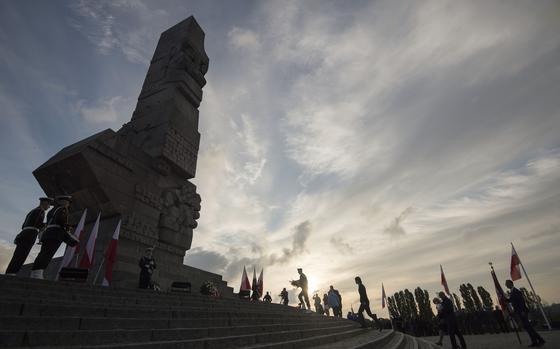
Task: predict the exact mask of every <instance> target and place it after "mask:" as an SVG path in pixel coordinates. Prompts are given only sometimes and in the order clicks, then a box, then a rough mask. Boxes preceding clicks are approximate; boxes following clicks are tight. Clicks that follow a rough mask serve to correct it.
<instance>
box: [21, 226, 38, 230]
mask: <svg viewBox="0 0 560 349" xmlns="http://www.w3.org/2000/svg"><path fill="white" fill-rule="evenodd" d="M27 229H30V230H35V231H39V228H35V227H34V226H31V225H30V226H27V227H23V228H22V229H21V230H27Z"/></svg>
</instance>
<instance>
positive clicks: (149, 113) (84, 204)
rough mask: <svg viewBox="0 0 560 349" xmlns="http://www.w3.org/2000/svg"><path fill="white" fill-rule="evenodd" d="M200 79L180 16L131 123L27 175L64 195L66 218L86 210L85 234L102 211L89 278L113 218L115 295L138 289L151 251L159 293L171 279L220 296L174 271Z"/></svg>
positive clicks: (197, 34)
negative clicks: (118, 232) (69, 203)
mask: <svg viewBox="0 0 560 349" xmlns="http://www.w3.org/2000/svg"><path fill="white" fill-rule="evenodd" d="M207 70H208V56H207V55H206V52H205V50H204V32H203V31H202V29H201V28H200V26H199V25H198V23H197V22H196V20H195V19H194V17H189V18H187V19H186V20H184V21H182V22H180V23H178V24H177V25H175V26H173V27H171V28H170V29H168V30H166V31H165V32H163V33H162V34H161V37H160V39H159V42H158V44H157V47H156V50H155V53H154V56H153V58H152V60H151V63H150V67H149V69H148V74H147V75H146V79H145V81H144V84H143V86H142V90H141V92H140V96H139V98H138V103H137V105H136V109H135V111H134V113H133V115H132V119H131V121H130V122H128V123H127V124H125V125H123V127H122V128H121V129H120V130H118V131H117V132H115V131H113V130H111V129H107V130H105V131H102V132H99V133H97V134H95V135H93V136H91V137H88V138H86V139H84V140H82V141H79V142H77V143H75V144H72V145H70V146H67V147H66V148H64V149H62V150H61V151H60V152H58V153H57V154H55V155H54V156H53V157H52V158H50V159H49V160H48V161H47V162H45V163H44V164H43V165H41V166H40V167H39V168H37V169H36V170H35V171H34V172H33V174H34V176H35V178H36V179H37V181H38V182H39V184H40V185H41V187H42V188H43V190H44V191H45V193H47V194H48V195H50V196H54V195H59V194H69V195H72V196H73V203H72V206H71V210H72V211H73V212H74V215H75V216H79V215H80V214H81V212H82V211H83V209H85V208H87V209H88V219H87V222H88V225H87V226H86V232H89V230H90V229H89V228H90V227H91V225H92V224H93V221H94V220H95V218H96V215H97V213H98V212H101V224H100V230H99V238H98V240H97V244H96V251H95V252H96V260H95V264H94V268H93V270H95V271H96V270H97V269H96V268H99V263H100V261H101V259H102V256H103V252H104V249H105V248H106V246H107V243H108V240H109V239H110V238H111V235H112V232H113V231H114V229H115V227H116V225H117V222H118V220H119V219H122V228H121V235H120V241H119V248H118V256H117V263H116V266H115V270H114V274H113V283H114V286H116V287H134V286H135V285H136V284H137V280H138V272H139V268H138V260H139V258H140V257H141V256H142V254H143V253H144V250H145V249H146V248H147V247H155V251H154V256H155V258H156V261H157V264H158V269H157V272H156V275H155V279H157V280H158V281H159V283H160V284H161V286H162V287H163V288H166V287H168V284H169V283H170V282H171V281H173V280H188V281H190V282H191V283H193V286H194V287H196V285H197V284H199V283H201V282H202V281H205V280H212V281H214V282H216V283H218V284H219V285H220V286H221V287H220V288H222V291H226V293H227V289H226V286H225V283H224V282H222V281H221V277H220V276H219V275H216V274H212V273H208V272H204V271H202V270H198V269H195V268H191V267H187V266H185V265H183V258H184V256H185V252H186V251H187V250H189V249H190V248H191V243H192V240H193V229H195V228H196V226H197V222H196V220H197V219H198V218H199V216H200V215H199V211H200V208H201V206H200V203H201V199H200V196H199V195H198V194H197V193H196V186H195V185H194V184H192V183H191V182H190V181H189V179H191V178H193V177H195V175H196V162H197V155H198V147H199V142H200V134H199V132H198V117H199V116H198V107H199V105H200V102H201V100H202V88H203V87H204V85H205V84H206V80H205V78H204V75H205V74H206V72H207ZM51 269H53V267H51ZM47 275H48V272H47ZM229 293H231V291H229Z"/></svg>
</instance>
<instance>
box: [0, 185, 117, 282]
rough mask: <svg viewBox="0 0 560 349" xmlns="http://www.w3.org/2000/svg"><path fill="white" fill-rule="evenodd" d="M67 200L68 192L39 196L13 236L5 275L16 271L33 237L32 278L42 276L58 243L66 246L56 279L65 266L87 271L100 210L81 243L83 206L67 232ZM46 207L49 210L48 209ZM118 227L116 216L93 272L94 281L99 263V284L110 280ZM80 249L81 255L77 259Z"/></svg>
mask: <svg viewBox="0 0 560 349" xmlns="http://www.w3.org/2000/svg"><path fill="white" fill-rule="evenodd" d="M71 202H72V197H71V196H69V195H60V196H57V197H56V198H55V199H52V198H48V197H42V198H39V206H38V207H36V208H34V209H33V210H31V211H30V212H29V213H28V214H27V216H26V217H25V219H24V222H23V224H22V228H21V231H20V233H19V234H18V235H17V236H16V238H15V239H14V243H15V245H16V248H15V250H14V254H13V256H12V259H11V260H10V263H9V264H8V267H7V269H6V275H16V274H17V273H18V272H19V270H20V269H21V267H22V266H23V264H24V263H25V260H26V259H27V257H28V255H29V253H30V251H31V248H32V247H33V245H34V244H35V242H36V241H37V239H38V240H39V241H38V244H40V245H41V250H40V251H39V254H38V255H37V257H36V258H35V261H34V262H33V266H32V267H31V275H30V276H31V277H32V278H36V279H43V278H44V271H45V269H46V268H47V266H48V265H49V263H50V262H51V260H52V258H53V256H54V254H55V253H56V251H57V250H58V248H59V247H60V245H61V244H62V243H65V244H66V249H65V252H64V256H63V257H62V260H61V263H60V265H59V267H58V270H57V273H56V279H58V276H59V273H60V270H61V269H62V268H65V267H79V268H81V269H87V270H88V271H91V269H92V267H93V262H94V251H95V244H96V241H97V235H98V232H99V222H100V219H101V214H98V215H97V219H96V221H95V224H94V225H93V228H92V230H91V233H90V234H89V238H88V240H87V243H86V244H85V246H84V245H82V244H81V243H80V242H81V241H83V240H84V227H85V221H86V217H87V209H85V210H84V212H83V214H82V216H81V218H80V221H79V223H78V225H77V226H76V227H75V229H74V232H73V233H71V232H70V231H71V228H72V226H71V225H70V224H69V222H68V216H69V206H70V203H71ZM51 206H53V208H52V209H50V210H49V208H50V207H51ZM47 210H49V211H48V213H47ZM45 214H46V222H45ZM120 227H121V222H120V220H119V222H118V224H117V227H116V228H115V231H114V233H113V236H112V238H111V241H110V242H109V246H108V247H107V250H106V253H105V255H104V257H103V259H102V262H101V266H100V268H99V269H98V272H97V274H96V276H95V279H94V283H95V282H96V281H97V277H98V276H99V273H100V272H101V267H102V266H103V265H104V267H105V270H104V275H103V280H102V285H105V286H109V285H110V283H111V281H112V276H113V266H114V264H115V262H116V256H117V245H118V239H119V233H120ZM80 250H82V251H80ZM80 253H81V259H79V255H80ZM78 263H79V264H78Z"/></svg>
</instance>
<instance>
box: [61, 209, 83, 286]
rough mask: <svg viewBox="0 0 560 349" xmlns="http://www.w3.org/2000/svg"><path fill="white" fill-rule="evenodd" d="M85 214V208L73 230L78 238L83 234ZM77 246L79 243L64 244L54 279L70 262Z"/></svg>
mask: <svg viewBox="0 0 560 349" xmlns="http://www.w3.org/2000/svg"><path fill="white" fill-rule="evenodd" d="M86 216H87V208H86V209H85V210H84V213H82V217H81V218H80V221H79V222H78V225H77V226H76V229H75V230H74V234H73V235H74V236H75V237H76V238H80V237H81V236H82V235H83V232H84V225H85V223H86ZM78 246H79V245H76V246H70V245H66V249H65V250H64V256H63V257H62V262H61V263H60V266H59V267H58V273H56V279H57V280H58V274H59V273H60V270H61V269H62V268H66V267H67V266H69V265H70V263H71V262H72V259H73V258H74V256H75V255H76V251H78V249H77V247H78Z"/></svg>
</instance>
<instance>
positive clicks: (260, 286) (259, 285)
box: [257, 268, 264, 295]
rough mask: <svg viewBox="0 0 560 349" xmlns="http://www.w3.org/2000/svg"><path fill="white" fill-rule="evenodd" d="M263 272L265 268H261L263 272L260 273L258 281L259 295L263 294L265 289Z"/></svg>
mask: <svg viewBox="0 0 560 349" xmlns="http://www.w3.org/2000/svg"><path fill="white" fill-rule="evenodd" d="M263 272H264V268H262V269H261V274H260V275H259V280H258V281H257V289H258V291H259V295H262V294H263V290H264V282H263Z"/></svg>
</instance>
